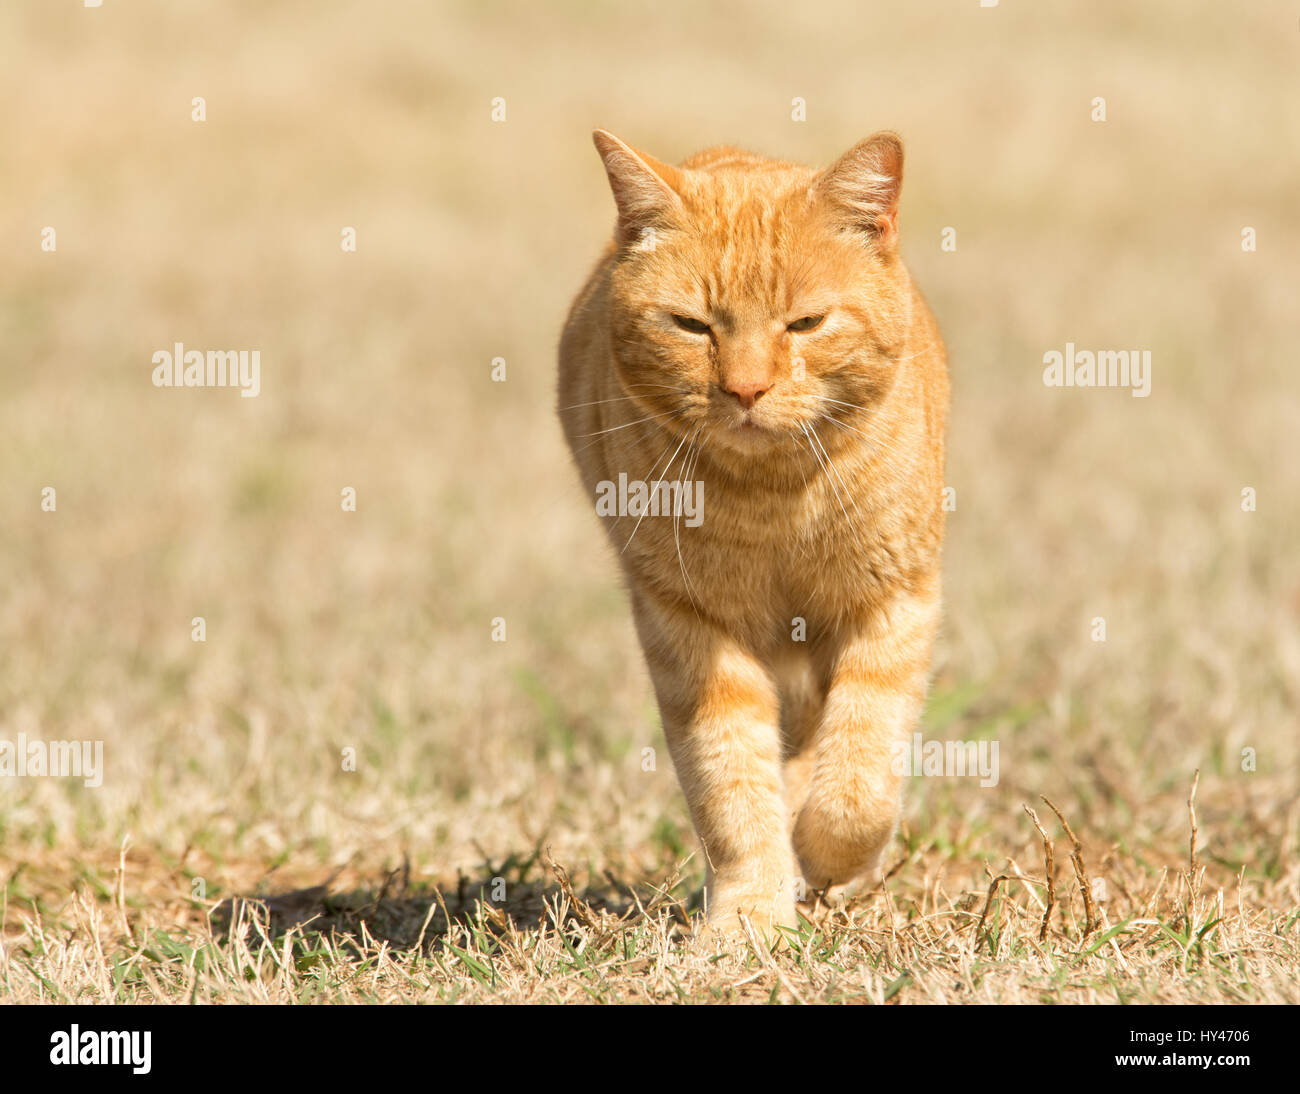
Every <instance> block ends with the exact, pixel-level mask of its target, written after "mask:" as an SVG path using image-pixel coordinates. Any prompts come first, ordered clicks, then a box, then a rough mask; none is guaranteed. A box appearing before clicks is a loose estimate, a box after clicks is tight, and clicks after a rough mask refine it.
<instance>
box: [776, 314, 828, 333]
mask: <svg viewBox="0 0 1300 1094" xmlns="http://www.w3.org/2000/svg"><path fill="white" fill-rule="evenodd" d="M825 318H826V316H824V315H805V316H804V317H803V318H802V319H796V320H795V321H794V322H793V323H791V324H790V325H789V326H788V327H786V328H785V329H786V330H792V331H795V332H803V331H809V330H816V329H817V328H818V327H820V326H821V325H822V320H823V319H825Z"/></svg>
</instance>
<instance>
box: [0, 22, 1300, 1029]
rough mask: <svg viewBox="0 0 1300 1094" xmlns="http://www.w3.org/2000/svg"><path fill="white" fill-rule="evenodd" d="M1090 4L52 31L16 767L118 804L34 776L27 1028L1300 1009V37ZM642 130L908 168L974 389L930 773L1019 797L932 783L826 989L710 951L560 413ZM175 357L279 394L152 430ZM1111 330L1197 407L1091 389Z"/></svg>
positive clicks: (812, 945) (925, 782) (23, 101)
mask: <svg viewBox="0 0 1300 1094" xmlns="http://www.w3.org/2000/svg"><path fill="white" fill-rule="evenodd" d="M1039 7H1041V5H1020V4H1014V3H1010V2H1008V3H1004V4H1001V5H999V6H998V7H996V8H992V9H982V8H980V7H979V5H978V4H977V3H975V0H962V2H956V0H954V2H952V3H934V4H924V3H923V4H912V5H905V4H903V3H901V2H900V3H897V4H880V5H873V6H872V8H873V10H871V11H866V10H864V8H863V5H861V4H849V3H845V4H825V3H812V4H802V5H797V6H793V7H792V6H791V5H788V4H778V3H770V4H762V5H758V7H757V9H747V12H743V11H742V9H740V8H739V7H735V8H732V7H730V6H726V5H720V6H713V5H709V6H707V11H706V10H704V9H702V8H700V6H690V7H683V8H682V9H681V12H680V13H679V14H678V15H676V16H675V17H673V18H666V17H665V14H666V9H665V8H664V5H663V4H662V3H659V4H648V3H647V4H627V5H622V4H621V5H617V6H616V7H615V6H610V8H608V9H589V8H588V7H587V6H586V5H580V4H577V3H568V4H559V5H547V6H543V5H524V4H519V5H507V4H502V5H477V4H468V3H466V4H450V3H448V4H437V5H434V4H415V3H412V4H409V5H408V4H400V3H399V4H392V5H385V14H384V17H383V18H382V19H380V18H378V17H377V16H376V15H375V14H374V8H373V6H372V5H366V4H362V3H359V2H358V3H324V2H319V0H316V2H310V3H308V2H306V0H304V2H301V3H297V2H281V3H273V4H266V3H259V2H253V0H247V2H244V3H227V4H220V5H218V4H215V3H214V4H187V5H183V6H177V5H172V4H163V3H161V2H159V3H153V4H147V3H135V4H131V5H126V4H121V3H117V2H115V0H105V3H104V5H103V7H102V8H100V9H97V10H86V9H83V8H81V7H80V6H75V5H73V4H65V5H55V4H49V3H45V2H43V0H41V2H38V0H23V2H19V3H11V4H6V5H4V7H3V9H2V10H0V177H3V179H4V185H5V194H6V197H5V201H4V202H3V203H0V240H3V246H4V260H3V262H0V395H2V397H0V529H2V531H0V572H2V573H3V574H4V575H5V580H4V581H3V582H2V583H0V740H14V739H15V738H16V737H17V735H18V734H20V733H24V734H26V735H27V736H28V737H29V738H41V739H46V740H52V739H75V740H81V739H89V740H100V741H103V742H104V754H105V764H106V772H105V777H104V782H103V786H102V787H99V788H86V787H83V786H81V785H80V783H79V782H77V781H75V780H71V779H55V778H44V779H38V778H25V779H6V778H0V884H3V895H2V898H0V899H2V901H3V907H2V909H0V923H2V928H0V997H3V998H8V999H12V1000H17V1001H25V1002H26V1001H38V1000H48V1001H55V1000H57V1001H110V1000H118V1001H177V1002H184V1001H190V1000H195V1001H203V1002H208V1001H212V1002H236V1001H254V1000H270V1001H288V1000H301V1001H345V1000H347V1001H359V1000H383V1001H398V1000H429V1001H433V1000H458V1001H486V1000H504V1001H525V1000H527V1001H540V1000H553V1001H560V1000H563V1001H590V1000H593V999H595V1000H666V1001H677V1000H699V1001H713V1000H750V1001H756V1002H764V1001H768V1000H783V1001H795V1000H802V1001H829V1000H854V1001H874V1002H890V1003H925V1002H1039V1001H1041V1002H1057V1003H1061V1002H1065V1003H1077V1002H1117V1001H1128V1002H1171V1001H1178V1002H1223V1001H1228V1002H1296V1001H1300V988H1297V982H1298V980H1300V953H1298V946H1300V866H1298V865H1297V861H1298V856H1297V849H1298V844H1300V794H1298V788H1300V733H1297V729H1298V728H1300V727H1298V726H1297V717H1296V711H1297V706H1298V703H1297V700H1298V699H1300V625H1298V624H1300V572H1298V571H1297V569H1296V566H1295V543H1296V541H1297V533H1300V502H1298V499H1300V464H1298V463H1297V461H1296V459H1295V438H1296V436H1297V435H1298V434H1300V405H1298V401H1297V398H1296V388H1295V380H1294V349H1293V347H1294V344H1295V338H1296V333H1297V332H1296V324H1295V319H1294V289H1295V264H1294V256H1295V254H1296V253H1297V249H1298V248H1300V220H1298V219H1297V216H1296V212H1295V204H1294V196H1295V193H1296V189H1297V182H1298V181H1300V180H1298V179H1297V175H1298V174H1300V172H1298V170H1297V157H1296V153H1295V149H1296V148H1298V147H1300V99H1297V98H1296V97H1295V96H1294V95H1292V94H1288V93H1287V92H1286V89H1287V88H1289V87H1291V86H1292V83H1291V82H1292V81H1293V78H1294V77H1293V73H1294V65H1295V56H1296V51H1297V49H1300V28H1298V27H1297V25H1296V20H1295V14H1294V10H1293V8H1292V7H1291V6H1289V5H1287V4H1282V3H1260V4H1255V5H1250V6H1248V10H1232V9H1231V7H1230V6H1226V5H1212V6H1206V8H1205V10H1202V11H1198V12H1197V13H1196V16H1195V18H1191V17H1189V16H1188V14H1187V12H1186V9H1185V6H1184V5H1180V4H1176V3H1173V2H1172V0H1171V2H1167V3H1152V4H1144V5H1129V4H1124V3H1119V2H1115V3H1107V4H1101V5H1098V4H1085V3H1083V2H1079V3H1077V4H1061V5H1052V6H1051V10H1050V11H1047V10H1044V11H1039V10H1037V8H1039ZM543 8H545V10H543ZM195 96H202V97H204V99H205V100H206V110H207V120H206V121H204V122H194V121H192V120H191V111H192V109H193V107H192V105H191V101H192V99H193V98H194V97H195ZM496 96H502V97H504V98H505V100H506V110H507V116H506V121H505V122H504V123H493V122H492V121H491V120H490V110H491V101H492V99H493V98H494V97H496ZM1095 96H1102V97H1104V98H1105V99H1106V109H1107V120H1106V121H1105V122H1094V121H1092V120H1091V118H1090V114H1091V112H1092V110H1093V106H1092V100H1093V98H1094V97H1095ZM795 97H801V98H803V99H805V100H806V103H807V121H806V122H802V123H800V122H794V121H792V120H791V100H792V99H794V98H795ZM595 125H601V126H604V127H606V128H609V129H611V130H613V131H614V132H616V133H618V134H619V135H620V136H623V137H624V138H625V139H627V140H629V141H631V142H632V143H634V144H638V145H641V146H644V147H646V148H647V149H648V150H650V151H652V152H654V153H655V154H657V155H659V156H661V157H662V158H666V159H679V158H682V157H684V156H685V155H687V154H689V153H690V152H692V151H694V150H695V149H697V148H699V147H703V146H706V145H708V144H713V143H720V142H724V141H725V142H731V143H739V144H743V145H748V146H750V147H754V148H756V149H758V150H760V151H766V152H769V153H771V154H776V155H783V156H788V157H795V158H803V159H807V160H809V161H823V162H824V161H829V160H830V159H831V158H832V157H834V156H835V155H837V154H838V153H839V152H840V151H842V150H844V149H845V148H847V147H848V146H849V145H851V144H852V143H853V142H854V141H856V140H857V139H858V138H860V137H861V136H863V135H866V134H867V133H869V132H871V131H873V130H874V129H877V128H882V127H892V128H896V129H898V130H899V131H901V132H902V133H903V135H904V137H905V139H906V140H907V142H908V148H909V159H908V170H907V182H906V185H905V188H904V206H903V224H902V228H903V238H904V251H905V254H906V255H907V258H908V261H909V263H910V265H911V267H912V269H913V272H914V274H915V275H916V277H917V278H918V280H919V281H920V282H921V284H922V285H923V287H924V288H925V290H926V292H927V294H928V296H929V297H930V300H931V302H932V304H933V306H934V309H935V311H936V313H937V315H938V316H939V318H940V322H941V323H942V325H943V327H944V330H945V333H946V336H947V338H948V341H949V345H950V351H951V358H952V368H953V376H954V409H953V418H952V423H953V424H952V431H951V438H950V457H949V466H950V471H949V475H950V482H951V485H952V486H953V487H954V488H955V490H956V499H957V508H956V511H955V512H953V513H951V514H950V522H949V528H950V540H949V545H948V554H947V578H946V581H947V617H946V624H945V630H944V634H943V637H942V639H941V643H940V648H939V653H938V660H937V664H936V673H935V682H934V687H933V691H932V698H931V702H930V705H929V709H928V712H927V715H926V721H925V725H924V731H925V733H926V735H927V736H931V737H937V738H952V739H961V740H996V741H997V742H998V744H999V749H1000V760H1001V771H1000V776H1001V777H1000V779H999V781H998V783H997V785H996V786H993V787H988V788H982V787H981V786H980V785H979V784H978V781H977V780H974V779H963V778H917V779H913V780H911V783H912V785H911V786H910V787H909V791H908V798H907V806H906V826H905V831H904V832H903V833H902V834H901V835H900V838H899V840H898V841H897V844H896V846H895V848H894V859H895V862H896V865H895V866H894V868H893V870H892V872H891V874H890V876H889V878H888V880H887V882H886V884H885V886H884V888H883V890H881V891H880V892H877V893H873V894H867V895H865V896H863V897H862V898H860V899H859V900H858V901H857V902H855V903H854V904H852V905H851V906H849V907H848V908H847V909H844V910H840V911H836V912H833V913H831V912H825V913H822V914H820V915H819V916H818V917H817V919H816V922H814V923H810V924H809V925H808V926H807V928H806V929H805V930H804V931H803V932H802V933H801V934H800V935H798V936H797V937H792V938H791V939H790V944H789V945H787V946H786V947H784V948H782V949H780V950H778V952H776V953H775V954H768V953H767V952H765V951H763V950H761V949H759V950H754V949H751V948H742V949H740V950H737V951H735V952H729V953H724V954H712V953H707V952H701V951H700V949H699V948H698V947H694V946H692V945H691V944H690V942H689V938H688V937H687V934H686V932H685V929H684V924H685V922H686V920H687V918H688V916H690V915H691V914H692V913H693V912H694V901H695V900H696V894H697V893H698V888H699V884H700V880H701V877H702V869H701V864H700V861H699V858H698V856H697V855H695V854H694V843H693V836H692V834H691V830H690V826H689V823H688V820H687V816H686V811H685V807H684V805H683V802H682V800H681V797H680V794H679V793H678V791H677V788H676V784H675V780H674V777H673V774H672V771H671V766H670V764H669V762H668V758H667V755H666V752H665V751H664V748H663V743H662V736H661V733H660V730H659V728H658V722H657V716H656V714H655V712H654V708H653V704H652V701H651V695H650V690H649V686H648V683H647V680H646V676H645V672H644V669H643V668H642V666H641V663H640V657H639V654H638V652H637V649H636V645H635V638H634V635H633V633H632V628H631V624H630V619H629V614H628V611H627V608H626V605H625V603H624V601H623V596H622V593H621V591H620V589H619V587H618V582H617V577H616V573H615V569H614V566H613V563H612V560H611V559H610V558H609V557H608V553H607V550H606V548H605V545H604V542H603V537H602V536H601V535H600V533H599V529H598V528H597V527H596V521H595V520H594V519H593V516H592V514H591V512H590V504H589V502H588V501H587V500H585V499H584V498H583V497H582V496H581V494H580V492H579V490H578V488H577V485H576V478H575V476H574V475H573V474H572V473H571V470H570V468H569V467H568V462H567V457H566V454H565V453H564V451H563V447H562V443H561V440H560V436H559V429H558V427H557V425H556V424H555V422H554V420H553V413H552V402H553V399H552V394H551V393H552V384H553V372H554V346H555V341H556V337H557V333H558V329H559V325H560V323H561V321H562V319H563V314H564V311H565V308H566V307H567V304H568V300H569V297H570V295H571V293H572V292H574V291H575V290H576V288H577V287H578V285H579V284H580V282H581V280H582V277H583V275H584V273H585V271H586V269H587V267H588V265H589V263H590V262H591V260H592V259H593V257H594V255H595V252H596V249H597V248H598V246H599V244H600V242H601V240H602V239H603V238H604V236H605V235H606V233H607V232H608V231H609V229H610V226H611V217H612V206H611V204H610V201H609V198H608V196H607V194H606V192H605V189H604V179H603V176H602V172H601V170H600V166H599V163H598V160H597V158H596V156H595V153H594V151H593V150H592V148H591V146H590V140H589V132H590V130H591V128H593V127H594V126H595ZM46 226H52V227H54V228H55V229H56V232H57V250H56V251H54V252H46V251H42V250H41V247H40V242H41V232H42V229H43V228H44V227H46ZM345 226H353V227H355V228H356V230H357V240H358V249H357V251H356V253H345V252H343V251H342V250H341V249H340V233H341V231H342V229H343V228H344V227H345ZM1245 226H1251V227H1253V228H1254V229H1255V230H1256V233H1257V239H1258V247H1257V250H1255V251H1253V252H1244V251H1243V250H1242V246H1241V238H1242V229H1243V227H1245ZM945 227H955V228H956V230H957V237H956V238H957V249H956V251H953V252H947V251H944V250H942V249H941V247H940V240H941V232H942V229H943V228H945ZM177 341H181V342H184V343H185V344H186V345H187V346H190V347H202V348H226V347H231V348H250V349H251V348H257V349H260V351H261V359H262V392H261V394H260V395H259V396H258V397H257V398H255V399H243V398H240V397H239V395H238V394H237V393H236V392H234V391H229V390H159V389H156V388H154V387H153V386H152V385H151V383H150V374H151V371H152V363H151V356H152V354H153V352H154V351H155V350H157V349H160V348H164V347H170V346H171V345H172V344H173V343H174V342H177ZM1067 341H1073V342H1075V343H1076V344H1077V345H1078V346H1080V347H1093V348H1126V347H1131V348H1146V349H1150V350H1151V351H1152V355H1153V361H1154V364H1153V381H1152V391H1151V395H1150V396H1149V397H1148V398H1145V399H1141V398H1133V397H1132V396H1131V395H1130V394H1129V393H1128V392H1127V391H1124V390H1083V389H1055V388H1046V387H1044V385H1043V384H1042V381H1041V372H1042V357H1043V354H1044V353H1045V352H1047V351H1048V350H1051V349H1062V348H1063V347H1064V344H1065V343H1066V342H1067ZM497 357H504V358H505V359H506V362H507V375H508V380H507V381H506V382H505V383H493V382H492V381H491V379H490V368H491V362H492V360H493V359H494V358H497ZM49 486H53V487H54V488H55V489H56V491H57V509H56V510H55V511H53V512H47V511H43V510H42V508H41V497H42V490H43V489H44V488H45V487H49ZM347 487H352V488H354V489H355V491H356V496H357V509H356V511H355V512H345V511H343V509H342V508H341V506H340V496H341V491H342V490H344V489H345V488H347ZM1247 488H1250V489H1252V490H1253V491H1254V496H1255V498H1256V508H1255V510H1254V511H1246V510H1243V508H1242V492H1243V490H1245V489H1247ZM195 617H203V619H204V620H205V622H206V641H204V642H201V643H200V642H195V641H193V640H192V638H191V634H192V620H193V619H194V618H195ZM497 618H501V619H504V620H505V621H506V636H505V637H506V640H505V641H504V642H497V641H493V620H494V619H497ZM1098 618H1102V619H1104V620H1105V640H1104V641H1094V640H1093V636H1094V634H1095V633H1097V632H1096V627H1095V623H1094V621H1095V620H1096V619H1098ZM646 749H652V750H654V752H653V753H652V756H653V758H654V761H655V762H654V764H653V770H646V767H647V764H646V762H645V759H644V757H645V756H646V752H645V750H646ZM353 756H354V757H355V763H351V762H350V761H349V760H348V757H353ZM349 767H354V768H355V769H354V770H349V769H348V768H349ZM1198 770H1199V772H1200V775H1199V783H1198V784H1197V786H1196V791H1195V805H1194V811H1193V809H1189V804H1188V802H1189V798H1190V797H1191V796H1192V786H1193V778H1194V773H1195V772H1197V771H1198ZM1044 796H1045V797H1046V798H1048V799H1050V800H1051V801H1052V802H1053V803H1054V804H1055V805H1056V806H1057V807H1059V809H1060V812H1061V814H1062V816H1063V817H1064V820H1065V821H1066V822H1068V824H1069V826H1070V828H1071V830H1072V831H1073V832H1074V833H1075V834H1076V836H1077V839H1078V850H1077V854H1076V856H1074V857H1072V854H1071V852H1072V850H1073V845H1072V843H1071V840H1070V837H1069V836H1068V835H1067V834H1066V832H1065V829H1064V827H1063V823H1062V820H1061V819H1059V818H1058V817H1057V815H1056V814H1055V813H1054V812H1053V810H1052V809H1051V808H1050V807H1049V806H1048V805H1047V804H1046V803H1045V802H1044V801H1043V800H1042V799H1043V797H1044ZM1026 805H1028V806H1029V807H1030V808H1031V809H1033V810H1034V812H1035V813H1036V814H1037V817H1038V818H1039V821H1040V822H1041V824H1042V828H1043V831H1044V832H1045V833H1046V834H1047V837H1048V838H1049V839H1050V841H1051V843H1052V845H1053V858H1052V869H1051V871H1050V874H1049V871H1048V865H1047V862H1046V860H1045V846H1044V841H1043V838H1042V837H1041V836H1040V834H1039V831H1038V829H1037V827H1036V826H1035V823H1034V821H1033V819H1032V818H1031V817H1030V816H1029V814H1028V813H1027V812H1026V811H1025V808H1024V807H1025V806H1026ZM1193 816H1194V817H1195V824H1196V827H1197V838H1196V842H1195V846H1194V849H1193V847H1192V843H1191V837H1192V828H1193ZM1081 877H1086V878H1088V879H1089V880H1090V882H1091V883H1092V887H1093V900H1092V905H1093V908H1092V911H1091V913H1089V911H1088V909H1087V908H1086V907H1085V900H1084V893H1083V887H1082V883H1081V880H1080V879H1081ZM1049 882H1050V883H1051V890H1052V891H1051V892H1050V893H1049ZM1098 883H1100V884H1098ZM1049 903H1050V904H1051V908H1050V914H1046V922H1045V913H1047V912H1048V907H1047V906H1048V904H1049Z"/></svg>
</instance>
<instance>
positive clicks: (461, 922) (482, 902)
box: [209, 852, 693, 951]
mask: <svg viewBox="0 0 1300 1094" xmlns="http://www.w3.org/2000/svg"><path fill="white" fill-rule="evenodd" d="M541 857H542V856H541V854H540V853H538V852H532V853H529V854H528V855H522V856H521V855H511V856H509V857H508V858H507V859H505V860H504V862H502V863H500V864H499V865H498V864H494V863H493V862H491V861H490V860H489V861H485V862H484V863H483V865H482V867H481V868H479V869H478V870H476V871H475V872H474V873H473V874H472V875H470V874H464V873H461V874H460V875H459V877H458V878H457V881H456V882H455V883H454V884H452V885H449V886H435V885H432V884H426V883H412V881H411V877H410V866H409V863H407V864H405V865H404V867H402V868H399V869H398V870H394V871H392V872H391V873H389V874H388V875H387V876H385V877H384V878H382V879H381V880H379V881H378V882H377V884H375V885H373V886H368V887H361V888H351V889H346V888H340V889H336V888H334V886H333V884H332V882H333V881H334V877H336V876H337V875H335V876H334V877H331V878H329V879H327V880H326V881H325V882H324V883H322V884H320V885H316V886H312V887H311V888H306V889H294V890H290V891H287V892H280V893H255V894H248V895H235V896H231V897H228V898H227V899H225V900H223V901H222V902H221V903H220V904H219V905H217V907H216V908H214V909H213V911H212V913H211V915H210V918H209V922H210V925H211V930H212V935H213V937H214V939H215V940H216V941H217V943H218V944H225V943H228V942H229V941H230V940H231V939H232V938H233V937H235V936H238V935H244V936H245V937H253V936H255V935H256V934H258V933H265V934H266V935H267V936H268V937H269V938H271V939H272V940H275V941H279V940H281V939H283V938H284V936H285V935H286V934H288V933H289V932H291V931H296V932H297V933H298V934H299V935H300V936H301V937H303V938H304V939H306V940H310V939H311V938H312V937H313V936H318V937H320V936H323V937H327V938H333V939H338V940H343V939H352V940H354V941H355V942H357V943H358V944H359V945H362V946H365V945H367V944H370V945H373V944H374V943H379V942H386V943H387V944H388V946H389V948H390V949H393V950H398V951H409V950H414V949H416V948H420V947H422V948H425V949H429V948H431V947H432V948H436V947H438V946H439V945H440V944H441V943H443V942H445V941H446V940H447V939H448V936H449V935H453V934H455V933H457V932H456V930H455V929H456V928H466V929H468V930H470V931H471V932H475V933H478V932H486V933H489V934H493V935H500V934H501V933H502V932H504V931H507V930H509V929H510V928H511V927H513V928H514V929H516V930H519V931H527V930H531V929H536V928H538V927H540V926H542V925H543V924H549V925H550V926H551V927H555V926H556V925H557V924H558V925H562V926H568V925H570V924H572V925H576V926H580V927H582V926H592V925H594V924H599V925H602V926H606V927H615V926H616V924H617V922H618V921H620V920H622V921H624V922H626V923H628V924H629V925H630V924H632V923H635V922H637V921H639V920H640V919H641V911H642V909H643V908H644V907H647V906H650V907H653V906H654V905H655V903H656V900H655V897H656V894H655V892H654V891H652V890H650V889H649V888H648V887H646V886H643V885H642V886H637V887H636V888H637V890H638V891H639V893H638V895H640V903H638V900H637V896H634V890H633V888H632V885H631V884H630V883H624V882H621V881H619V880H618V879H616V878H613V877H607V878H606V879H605V880H604V881H600V880H593V881H592V882H590V883H588V884H586V885H582V886H575V885H573V884H571V883H570V882H569V879H568V877H567V875H565V873H564V871H563V869H562V868H561V869H559V872H558V873H555V872H554V870H553V869H552V870H548V869H546V868H544V867H542V866H541ZM561 879H562V880H561ZM688 888H689V887H688V886H686V885H681V884H679V885H678V886H677V887H676V889H675V892H676V893H677V894H678V895H681V894H683V893H684V892H685V891H687V890H688ZM658 903H659V904H660V905H661V906H663V907H667V908H669V909H670V911H671V914H672V915H673V917H674V918H675V919H676V920H677V921H678V922H680V923H681V924H683V925H685V924H686V923H688V922H689V915H690V913H691V911H693V909H692V908H691V907H689V906H688V905H684V904H682V903H681V902H679V901H677V900H667V901H664V900H662V899H661V900H659V901H658ZM258 928H260V930H259V929H258Z"/></svg>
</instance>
